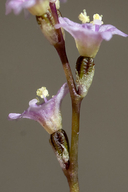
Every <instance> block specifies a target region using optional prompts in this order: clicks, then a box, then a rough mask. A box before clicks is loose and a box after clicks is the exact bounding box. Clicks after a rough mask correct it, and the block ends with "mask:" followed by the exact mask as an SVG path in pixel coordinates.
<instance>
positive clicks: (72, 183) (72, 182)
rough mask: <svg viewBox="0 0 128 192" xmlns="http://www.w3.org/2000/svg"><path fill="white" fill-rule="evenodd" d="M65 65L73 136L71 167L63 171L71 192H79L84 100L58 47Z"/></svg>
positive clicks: (64, 54)
mask: <svg viewBox="0 0 128 192" xmlns="http://www.w3.org/2000/svg"><path fill="white" fill-rule="evenodd" d="M56 50H57V52H58V54H59V56H60V59H61V61H62V64H63V69H64V72H65V76H66V79H67V82H68V85H69V91H70V95H71V100H72V135H71V148H70V165H69V168H68V170H63V171H64V174H65V176H66V177H67V180H68V183H69V187H70V192H79V184H78V141H79V120H80V106H81V101H82V98H81V97H80V96H79V95H78V94H77V91H76V86H75V83H74V79H73V75H72V72H71V69H70V65H69V63H68V60H67V56H66V52H65V49H64V50H63V51H62V50H61V49H60V48H57V47H56Z"/></svg>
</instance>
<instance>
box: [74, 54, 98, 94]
mask: <svg viewBox="0 0 128 192" xmlns="http://www.w3.org/2000/svg"><path fill="white" fill-rule="evenodd" d="M94 65H95V64H94V60H93V58H90V57H83V56H80V57H79V58H78V59H77V62H76V84H77V88H78V93H79V94H80V95H81V96H82V97H85V96H86V95H87V92H88V90H89V87H90V86H91V83H92V80H93V76H94Z"/></svg>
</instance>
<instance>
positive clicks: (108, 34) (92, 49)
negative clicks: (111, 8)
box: [55, 10, 128, 58]
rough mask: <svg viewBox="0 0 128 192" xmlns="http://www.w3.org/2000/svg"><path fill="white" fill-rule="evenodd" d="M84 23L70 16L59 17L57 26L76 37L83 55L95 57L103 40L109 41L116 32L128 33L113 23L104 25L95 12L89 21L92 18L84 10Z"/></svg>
mask: <svg viewBox="0 0 128 192" xmlns="http://www.w3.org/2000/svg"><path fill="white" fill-rule="evenodd" d="M79 19H80V20H81V21H82V24H78V23H75V22H73V21H71V20H69V19H68V18H62V17H60V18H59V24H57V25H56V26H55V27H56V28H60V27H62V28H64V29H65V30H66V31H68V32H69V33H70V34H71V35H72V36H73V37H74V39H75V42H76V46H77V48H78V51H79V53H80V55H81V56H85V57H93V58H94V57H95V56H96V54H97V52H98V50H99V47H100V44H101V42H102V40H103V39H104V40H106V41H109V40H110V39H111V38H112V36H113V35H114V34H116V35H120V36H123V37H127V36H128V35H127V34H125V33H123V32H122V31H120V30H118V29H117V28H116V27H114V26H112V25H102V24H103V22H102V16H100V15H98V14H95V15H94V16H93V21H92V22H90V23H89V21H90V19H89V17H88V16H87V14H86V11H85V10H84V12H83V13H81V14H80V15H79Z"/></svg>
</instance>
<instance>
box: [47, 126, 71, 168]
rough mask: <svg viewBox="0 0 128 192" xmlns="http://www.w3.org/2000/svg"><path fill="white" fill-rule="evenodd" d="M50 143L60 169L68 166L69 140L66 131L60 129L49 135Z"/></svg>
mask: <svg viewBox="0 0 128 192" xmlns="http://www.w3.org/2000/svg"><path fill="white" fill-rule="evenodd" d="M50 144H51V145H52V147H53V150H54V152H55V155H56V157H57V159H58V161H59V163H60V166H61V167H62V169H68V167H69V142H68V137H67V134H66V132H65V131H64V130H63V129H60V130H58V131H56V132H54V133H53V134H51V136H50Z"/></svg>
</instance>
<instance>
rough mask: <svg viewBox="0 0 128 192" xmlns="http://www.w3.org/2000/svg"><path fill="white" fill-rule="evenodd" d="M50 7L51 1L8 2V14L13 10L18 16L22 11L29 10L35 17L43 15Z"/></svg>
mask: <svg viewBox="0 0 128 192" xmlns="http://www.w3.org/2000/svg"><path fill="white" fill-rule="evenodd" d="M48 7H49V0H7V2H6V14H9V13H10V12H11V11H12V10H13V11H14V13H15V14H16V15H18V14H19V13H20V12H21V11H22V9H28V10H29V11H30V13H31V14H33V15H38V16H39V15H42V14H44V13H45V12H46V10H47V8H48Z"/></svg>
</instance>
